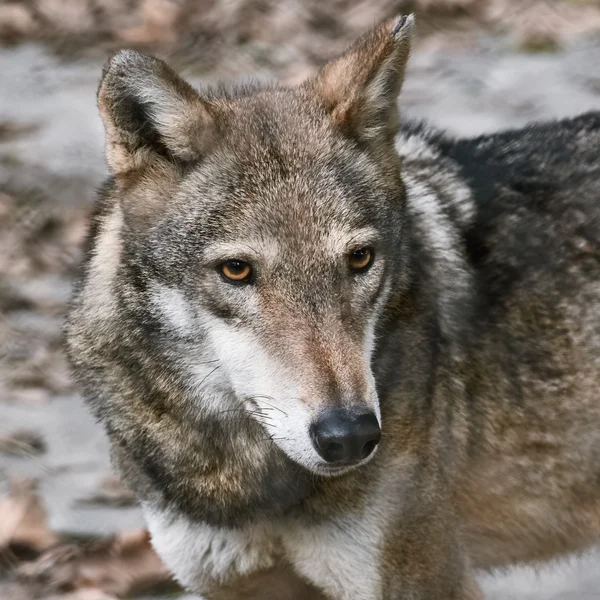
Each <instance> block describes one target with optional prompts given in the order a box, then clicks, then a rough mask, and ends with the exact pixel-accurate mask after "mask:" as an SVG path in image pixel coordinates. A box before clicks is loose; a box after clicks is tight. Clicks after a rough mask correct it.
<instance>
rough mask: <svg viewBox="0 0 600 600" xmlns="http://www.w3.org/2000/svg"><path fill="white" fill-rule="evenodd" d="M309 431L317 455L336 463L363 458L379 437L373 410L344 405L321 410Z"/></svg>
mask: <svg viewBox="0 0 600 600" xmlns="http://www.w3.org/2000/svg"><path fill="white" fill-rule="evenodd" d="M310 433H311V437H312V440H313V445H314V447H315V449H316V451H317V452H318V453H319V456H321V458H323V459H324V460H325V461H327V462H328V463H332V464H334V463H335V464H336V465H343V464H348V463H353V462H357V461H360V460H364V459H365V458H367V457H368V456H369V455H370V454H371V453H372V452H373V450H375V447H376V446H377V444H378V443H379V440H380V439H381V428H380V427H379V422H378V421H377V417H376V416H375V414H374V413H373V412H364V411H361V412H359V411H356V410H352V409H348V408H335V409H329V410H326V411H323V412H322V413H321V414H320V415H319V417H318V419H317V420H316V421H315V422H314V423H313V424H312V426H311V428H310Z"/></svg>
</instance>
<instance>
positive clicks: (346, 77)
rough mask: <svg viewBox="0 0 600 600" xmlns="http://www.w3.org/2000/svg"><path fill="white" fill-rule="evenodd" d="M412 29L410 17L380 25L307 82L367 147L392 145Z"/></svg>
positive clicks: (343, 127) (334, 117) (336, 119)
mask: <svg viewBox="0 0 600 600" xmlns="http://www.w3.org/2000/svg"><path fill="white" fill-rule="evenodd" d="M413 29H414V17H413V15H409V16H403V17H400V18H396V19H392V20H388V21H385V22H384V23H382V24H381V25H379V26H377V27H375V28H374V29H372V30H371V31H370V32H369V33H367V34H366V35H365V36H363V37H362V38H360V39H359V40H358V41H357V42H356V43H355V44H354V45H353V46H351V47H350V48H349V49H348V50H346V52H344V53H343V54H341V55H340V56H338V57H337V58H334V59H333V60H332V61H330V62H329V63H327V64H326V65H325V66H324V67H323V68H322V69H321V70H320V71H319V73H317V75H316V77H315V78H314V79H312V80H309V81H308V82H307V84H306V85H308V86H309V88H310V89H311V90H312V92H313V93H314V94H316V96H317V99H318V100H320V102H321V103H322V105H323V106H324V107H325V109H326V111H327V112H328V113H329V115H330V117H331V119H332V121H333V122H334V124H335V125H336V126H338V127H339V128H340V129H341V130H342V131H344V133H346V134H347V135H349V136H351V137H354V138H356V139H358V140H360V141H364V142H367V143H370V142H378V141H388V142H389V141H391V140H393V137H394V135H395V133H396V131H397V128H398V121H399V118H398V108H397V99H398V95H399V93H400V89H401V87H402V82H403V80H404V70H405V67H406V62H407V60H408V56H409V53H410V45H411V41H412V37H413Z"/></svg>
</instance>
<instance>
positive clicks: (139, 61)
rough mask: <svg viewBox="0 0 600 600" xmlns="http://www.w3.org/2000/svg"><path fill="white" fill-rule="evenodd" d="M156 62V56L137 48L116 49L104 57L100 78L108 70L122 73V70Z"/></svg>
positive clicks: (106, 73) (103, 76)
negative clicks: (139, 50)
mask: <svg viewBox="0 0 600 600" xmlns="http://www.w3.org/2000/svg"><path fill="white" fill-rule="evenodd" d="M156 62H158V59H157V58H155V57H153V56H150V55H149V54H144V53H143V52H138V51H137V50H131V49H129V48H124V49H122V50H117V51H116V52H114V53H113V54H111V55H110V56H109V57H108V58H107V59H106V62H105V63H104V66H103V68H102V79H104V78H105V77H106V75H108V73H110V72H115V71H117V70H118V71H119V72H120V74H124V71H130V70H133V69H136V68H140V67H147V66H148V65H150V64H154V63H156Z"/></svg>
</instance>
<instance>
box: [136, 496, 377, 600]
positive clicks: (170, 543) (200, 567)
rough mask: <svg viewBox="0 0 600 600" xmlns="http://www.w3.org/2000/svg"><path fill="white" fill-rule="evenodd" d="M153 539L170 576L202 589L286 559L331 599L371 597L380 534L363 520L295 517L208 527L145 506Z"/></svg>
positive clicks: (366, 599)
mask: <svg viewBox="0 0 600 600" xmlns="http://www.w3.org/2000/svg"><path fill="white" fill-rule="evenodd" d="M144 514H145V518H146V521H147V523H148V528H149V530H150V533H151V534H152V542H153V544H154V547H155V549H156V551H157V552H158V554H159V555H160V557H161V558H162V559H163V561H164V562H165V564H166V565H167V567H168V568H169V569H170V570H171V572H172V573H173V574H174V575H175V577H176V578H177V579H178V581H180V582H181V583H182V584H183V585H184V586H185V587H187V588H188V589H190V590H192V591H195V592H199V593H202V590H203V589H206V588H207V587H211V586H212V585H214V584H215V583H218V582H220V581H223V582H225V581H228V580H231V579H234V578H235V577H236V576H238V575H244V574H249V573H252V572H254V571H257V570H261V569H267V568H269V567H271V566H273V565H274V564H275V562H276V561H277V559H278V558H282V557H285V558H286V559H287V561H289V562H290V563H291V564H292V565H293V566H294V567H295V569H296V570H297V572H298V573H299V574H301V575H303V576H304V577H305V578H306V579H308V580H309V581H311V582H312V583H313V584H315V585H316V586H317V587H318V588H320V589H321V590H323V591H325V592H326V593H327V594H328V595H329V596H330V597H332V598H334V599H335V600H373V599H374V598H377V597H378V596H379V595H380V591H379V590H380V581H379V575H378V572H377V564H378V562H379V561H378V558H379V557H378V547H379V545H380V532H379V528H378V527H377V524H376V523H368V522H365V521H364V520H363V519H360V518H357V519H356V520H354V519H351V517H349V516H348V515H346V516H345V518H344V520H343V521H339V522H338V521H335V522H328V523H326V524H321V525H319V526H309V527H307V526H306V523H300V522H296V521H286V522H285V523H283V522H281V523H278V524H277V525H275V524H268V523H264V524H261V525H253V526H251V527H247V528H240V529H224V528H217V527H211V526H209V525H205V524H202V523H193V522H191V521H189V520H188V519H186V518H184V517H180V516H175V515H170V514H167V513H161V512H158V511H155V510H153V509H151V508H150V507H144Z"/></svg>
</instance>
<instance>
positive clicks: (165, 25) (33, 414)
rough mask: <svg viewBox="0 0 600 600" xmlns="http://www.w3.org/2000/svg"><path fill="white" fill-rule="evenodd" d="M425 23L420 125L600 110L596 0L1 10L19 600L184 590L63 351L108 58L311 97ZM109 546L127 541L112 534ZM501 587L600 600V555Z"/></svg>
mask: <svg viewBox="0 0 600 600" xmlns="http://www.w3.org/2000/svg"><path fill="white" fill-rule="evenodd" d="M408 10H416V11H417V23H418V32H419V37H418V40H417V43H416V46H415V50H414V52H413V56H412V58H411V63H410V68H409V70H408V73H407V79H406V84H405V86H404V90H403V94H402V97H401V103H400V104H401V108H402V113H403V115H404V116H405V118H424V119H426V120H427V121H429V122H430V123H432V124H435V125H438V126H440V127H443V128H445V129H446V130H448V131H449V132H451V133H453V134H456V135H474V134H477V133H481V132H484V131H493V130H498V129H502V128H505V127H512V126H519V125H523V124H525V123H527V122H529V121H531V120H536V119H546V118H555V117H562V116H567V115H575V114H578V113H581V112H584V111H586V110H590V109H600V70H598V65H600V36H599V31H600V7H599V6H598V3H597V2H592V1H591V0H590V1H588V0H570V1H565V2H560V3H548V2H533V1H520V0H490V1H489V2H484V1H480V0H418V1H413V2H409V1H406V2H401V1H400V2H393V1H391V0H371V1H367V0H363V1H360V0H334V1H331V2H323V1H319V2H318V1H317V0H314V1H313V0H307V1H305V2H294V1H292V0H284V1H281V2H275V1H274V0H271V1H269V0H235V1H229V2H214V1H209V0H202V1H200V0H197V1H195V2H192V1H191V0H179V1H177V2H175V1H171V0H139V1H137V0H129V1H128V2H119V1H118V0H95V1H94V2H92V0H89V1H84V0H81V1H80V0H77V1H76V0H71V1H68V0H29V1H27V2H4V3H2V4H1V5H0V73H2V77H1V82H2V85H0V600H30V599H31V598H34V597H39V598H45V599H48V598H54V599H56V600H58V598H60V599H61V600H66V599H67V598H68V599H69V600H107V599H112V598H115V597H124V596H129V595H130V594H132V593H138V592H141V593H146V594H149V595H147V596H146V598H150V597H152V599H153V600H154V599H156V598H159V597H164V595H165V594H166V595H169V596H170V597H172V595H173V594H177V593H178V591H177V590H176V588H174V587H173V586H172V585H170V584H168V582H167V580H168V576H167V574H166V573H165V572H164V571H163V570H162V569H161V567H160V565H159V564H158V563H157V562H156V557H155V556H154V555H153V554H152V553H151V550H150V549H149V547H148V543H147V538H146V537H145V534H144V532H143V530H142V529H141V528H142V527H143V523H142V520H141V517H140V514H139V511H138V509H137V508H136V507H135V505H134V503H133V499H132V498H131V496H130V494H128V493H127V491H126V490H124V489H122V487H121V486H120V485H119V484H118V482H117V481H116V480H115V479H114V478H112V477H111V476H110V473H111V471H110V465H109V462H108V456H107V447H106V440H105V438H104V436H103V433H102V431H101V429H100V428H99V427H98V426H97V425H96V424H95V423H94V421H93V420H92V419H91V417H90V416H89V414H88V413H87V411H86V409H85V408H84V406H83V405H82V402H81V399H80V398H79V396H78V395H77V390H76V389H75V388H74V387H73V385H72V383H71V381H70V378H69V376H68V371H67V369H66V364H65V360H64V356H63V353H62V340H61V332H60V326H61V322H62V318H63V315H64V311H65V307H66V303H67V301H68V298H69V294H70V288H71V281H72V278H73V275H74V273H75V269H76V265H77V263H78V261H79V259H80V246H81V240H82V238H83V235H84V233H85V217H86V214H87V212H88V210H89V208H90V206H91V203H92V202H93V198H94V191H95V189H96V187H97V186H98V184H99V183H100V182H101V181H102V179H103V177H104V176H105V174H106V170H105V165H104V161H103V156H102V151H103V131H102V124H101V122H100V120H99V117H98V115H97V110H96V106H95V89H96V85H97V81H98V77H99V73H100V69H101V65H102V62H103V61H104V60H105V58H106V56H107V55H108V53H109V52H110V51H112V50H114V49H115V48H117V47H121V46H135V47H138V48H142V49H146V50H149V51H152V52H155V53H159V54H161V55H163V56H168V57H169V59H170V61H171V62H172V64H174V65H175V66H176V67H177V68H178V69H179V70H180V71H181V72H182V73H184V74H185V75H186V76H188V77H189V78H190V79H191V81H192V82H193V83H195V84H200V83H201V82H202V81H215V80H216V79H221V78H229V77H238V76H241V77H250V76H252V77H259V78H270V77H278V78H280V79H283V80H284V81H287V82H290V83H293V82H296V81H298V80H300V79H302V78H303V77H305V76H306V75H308V74H310V73H311V72H314V70H315V69H316V68H317V67H318V66H319V65H320V64H322V63H323V61H324V60H326V59H327V58H328V57H330V56H332V55H333V54H334V53H335V52H337V51H339V50H341V49H342V48H343V47H344V46H345V45H346V44H347V43H348V42H349V41H351V40H352V39H353V38H354V37H355V36H356V35H357V34H358V33H359V32H360V31H362V30H364V29H365V28H367V27H369V26H370V25H371V24H372V23H373V22H375V21H377V20H379V19H380V18H383V17H386V16H391V15H393V14H395V13H396V12H406V11H408ZM44 513H46V515H44ZM46 517H47V518H46ZM138 528H139V529H138ZM109 534H116V536H117V537H115V538H108V539H106V538H105V537H103V539H100V540H99V539H97V538H98V536H107V535H109ZM57 544H58V546H57ZM49 547H51V548H53V549H52V550H50V551H48V552H46V553H44V551H45V550H46V549H47V548H49ZM40 554H41V558H40ZM36 558H37V559H38V560H37V561H35V560H31V559H36ZM132 573H133V574H134V575H135V576H133V578H132V577H130V576H129V575H131V574H132ZM482 581H483V583H484V587H485V589H486V590H487V593H488V598H490V599H491V600H511V599H513V598H514V599H515V600H551V599H552V600H559V599H560V600H576V599H577V600H592V599H600V554H598V553H597V552H596V553H594V552H591V553H589V554H588V555H586V556H584V557H582V558H571V559H569V560H567V561H563V562H561V563H557V564H553V565H546V566H543V567H542V568H541V570H540V571H539V573H536V572H534V571H530V570H527V569H518V570H514V571H511V572H509V573H506V574H494V575H493V576H491V575H482ZM101 590H102V591H101ZM144 590H145V591H144Z"/></svg>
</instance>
